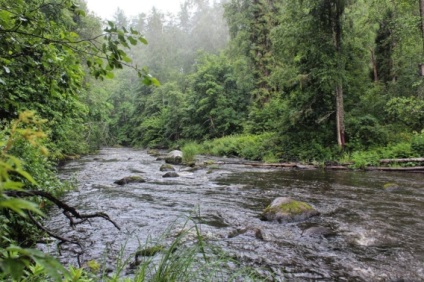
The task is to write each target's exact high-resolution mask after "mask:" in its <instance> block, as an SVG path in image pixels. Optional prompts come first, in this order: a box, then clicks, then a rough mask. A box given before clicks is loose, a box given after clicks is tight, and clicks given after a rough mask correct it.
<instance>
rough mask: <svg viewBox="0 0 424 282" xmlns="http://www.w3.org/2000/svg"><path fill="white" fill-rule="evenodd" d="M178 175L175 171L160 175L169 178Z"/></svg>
mask: <svg viewBox="0 0 424 282" xmlns="http://www.w3.org/2000/svg"><path fill="white" fill-rule="evenodd" d="M179 176H180V175H179V174H178V173H176V172H175V171H170V172H167V173H165V174H164V175H163V176H162V177H164V178H171V177H179Z"/></svg>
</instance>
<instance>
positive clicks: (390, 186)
mask: <svg viewBox="0 0 424 282" xmlns="http://www.w3.org/2000/svg"><path fill="white" fill-rule="evenodd" d="M383 189H384V190H385V191H387V192H397V191H400V187H399V185H397V184H396V183H386V184H384V185H383Z"/></svg>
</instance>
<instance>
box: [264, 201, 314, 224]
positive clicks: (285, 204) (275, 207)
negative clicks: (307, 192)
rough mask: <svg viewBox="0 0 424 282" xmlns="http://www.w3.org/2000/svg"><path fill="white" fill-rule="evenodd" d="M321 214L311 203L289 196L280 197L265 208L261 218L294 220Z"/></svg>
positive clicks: (280, 220) (283, 220) (282, 220)
mask: <svg viewBox="0 0 424 282" xmlns="http://www.w3.org/2000/svg"><path fill="white" fill-rule="evenodd" d="M317 215H319V212H318V211H317V210H315V209H314V208H313V207H312V206H311V205H309V204H308V203H305V202H301V201H296V200H293V199H291V198H289V197H278V198H276V199H274V201H272V203H271V204H270V205H269V206H268V207H267V208H266V209H264V211H263V212H262V214H261V219H262V220H266V221H278V222H280V223H282V222H294V221H302V220H305V219H308V218H310V217H313V216H317Z"/></svg>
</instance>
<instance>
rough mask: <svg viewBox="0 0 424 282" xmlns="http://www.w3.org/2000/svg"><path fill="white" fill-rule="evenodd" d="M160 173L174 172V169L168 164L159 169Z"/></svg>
mask: <svg viewBox="0 0 424 282" xmlns="http://www.w3.org/2000/svg"><path fill="white" fill-rule="evenodd" d="M160 171H175V168H174V167H173V166H172V165H170V164H163V165H161V167H160Z"/></svg>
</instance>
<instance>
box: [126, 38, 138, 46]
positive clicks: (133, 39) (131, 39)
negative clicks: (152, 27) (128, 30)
mask: <svg viewBox="0 0 424 282" xmlns="http://www.w3.org/2000/svg"><path fill="white" fill-rule="evenodd" d="M128 40H129V41H130V43H131V44H132V45H137V40H136V39H135V38H134V37H132V36H128Z"/></svg>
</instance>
